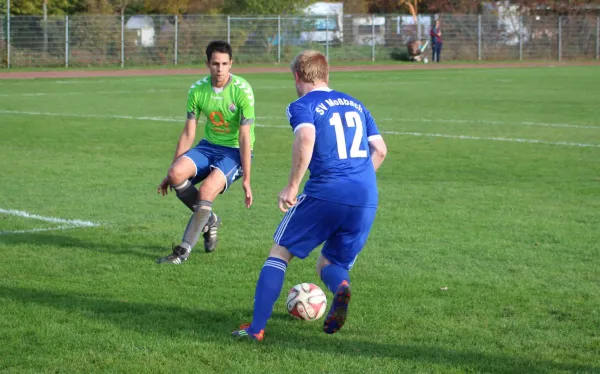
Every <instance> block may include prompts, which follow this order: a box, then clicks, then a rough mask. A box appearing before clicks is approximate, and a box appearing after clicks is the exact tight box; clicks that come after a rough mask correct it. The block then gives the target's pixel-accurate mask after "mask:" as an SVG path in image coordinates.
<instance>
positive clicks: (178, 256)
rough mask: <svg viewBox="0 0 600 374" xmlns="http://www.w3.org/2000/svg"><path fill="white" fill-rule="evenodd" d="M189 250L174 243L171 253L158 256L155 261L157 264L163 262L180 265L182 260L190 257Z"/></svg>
mask: <svg viewBox="0 0 600 374" xmlns="http://www.w3.org/2000/svg"><path fill="white" fill-rule="evenodd" d="M190 252H191V250H189V251H188V250H187V249H185V248H183V247H182V246H179V245H176V246H174V247H173V253H171V254H170V255H168V256H166V257H163V258H159V259H158V260H157V261H156V263H157V264H164V263H168V264H174V265H180V264H182V263H183V262H185V261H187V259H188V257H190Z"/></svg>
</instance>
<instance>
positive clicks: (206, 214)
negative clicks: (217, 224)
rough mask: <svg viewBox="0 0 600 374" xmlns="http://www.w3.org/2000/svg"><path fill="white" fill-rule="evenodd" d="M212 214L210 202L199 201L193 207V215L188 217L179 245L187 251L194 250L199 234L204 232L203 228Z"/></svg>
mask: <svg viewBox="0 0 600 374" xmlns="http://www.w3.org/2000/svg"><path fill="white" fill-rule="evenodd" d="M211 214H212V202H210V201H206V200H200V201H199V202H198V203H197V204H196V205H195V206H194V214H192V216H191V217H190V220H189V221H188V224H187V227H186V228H185V232H184V233H183V239H182V243H181V245H182V246H183V247H187V248H189V249H192V248H194V246H195V245H196V243H198V239H199V238H200V234H201V233H202V232H203V230H204V226H206V224H207V223H208V220H209V219H210V216H211Z"/></svg>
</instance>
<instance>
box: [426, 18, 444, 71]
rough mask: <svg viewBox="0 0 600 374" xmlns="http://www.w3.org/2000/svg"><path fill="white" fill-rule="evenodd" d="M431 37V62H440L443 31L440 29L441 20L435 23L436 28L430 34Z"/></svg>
mask: <svg viewBox="0 0 600 374" xmlns="http://www.w3.org/2000/svg"><path fill="white" fill-rule="evenodd" d="M429 35H430V36H431V54H432V55H431V62H440V55H441V54H442V29H441V28H440V20H436V21H435V26H434V27H432V28H431V31H430V32H429Z"/></svg>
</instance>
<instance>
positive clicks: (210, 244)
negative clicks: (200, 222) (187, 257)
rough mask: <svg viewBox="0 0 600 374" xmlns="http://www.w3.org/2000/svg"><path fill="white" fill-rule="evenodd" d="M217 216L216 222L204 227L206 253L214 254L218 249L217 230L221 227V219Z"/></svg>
mask: <svg viewBox="0 0 600 374" xmlns="http://www.w3.org/2000/svg"><path fill="white" fill-rule="evenodd" d="M213 215H214V216H215V220H214V222H213V223H211V224H210V225H206V226H204V234H203V236H204V250H205V251H206V252H212V251H214V250H215V249H216V248H217V243H218V242H219V239H217V230H218V229H219V227H220V226H221V217H219V216H217V215H216V214H214V213H213Z"/></svg>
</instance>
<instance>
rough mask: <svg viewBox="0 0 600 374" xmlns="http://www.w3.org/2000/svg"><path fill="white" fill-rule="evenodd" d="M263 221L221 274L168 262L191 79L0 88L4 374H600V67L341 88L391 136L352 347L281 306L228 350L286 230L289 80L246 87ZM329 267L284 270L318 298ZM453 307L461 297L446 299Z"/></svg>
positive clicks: (232, 243) (183, 215)
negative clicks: (251, 95)
mask: <svg viewBox="0 0 600 374" xmlns="http://www.w3.org/2000/svg"><path fill="white" fill-rule="evenodd" d="M245 77H246V78H247V79H248V80H249V81H250V82H251V83H252V84H253V86H254V90H255V96H256V100H257V115H258V116H259V118H258V124H259V125H260V127H257V130H256V134H257V142H256V147H255V157H254V161H253V162H254V164H253V165H254V167H253V190H254V197H255V204H254V205H253V207H252V208H251V209H249V210H247V209H245V208H244V207H243V194H242V189H241V184H239V185H238V184H236V185H234V186H233V187H232V189H231V190H230V191H229V192H227V193H226V194H225V195H223V196H221V197H219V198H218V200H217V202H216V203H215V211H216V212H217V213H219V214H221V215H222V216H223V218H224V225H223V227H222V229H221V230H220V237H221V242H220V244H219V247H218V249H217V251H216V252H215V253H212V254H205V253H203V250H202V249H201V245H200V250H197V251H195V252H193V253H192V256H191V257H190V261H188V262H187V263H185V264H183V265H181V266H164V265H163V266H159V265H156V264H155V262H154V261H155V259H156V258H158V257H160V256H162V255H165V254H166V253H168V252H169V251H170V246H171V245H172V244H173V243H176V242H178V240H179V239H180V236H181V234H182V232H183V229H184V226H185V224H186V222H187V219H188V217H189V213H188V211H187V210H186V209H185V208H184V207H183V206H182V205H181V204H180V203H179V202H178V201H177V199H176V198H175V197H174V196H172V195H169V196H168V197H166V198H163V197H160V196H159V195H157V194H156V186H157V185H158V183H159V182H160V181H161V179H162V177H163V176H164V175H165V172H166V170H167V167H168V165H169V162H170V160H171V157H172V154H173V150H174V147H175V144H176V140H177V137H178V135H179V133H180V131H181V128H182V125H183V118H184V115H185V100H186V93H187V90H188V87H189V86H190V84H191V83H193V82H194V81H195V80H196V79H197V78H196V77H193V76H151V77H131V78H122V77H120V78H96V79H63V80H57V79H36V80H9V81H0V149H1V155H0V170H1V173H0V174H1V176H2V183H1V184H0V233H1V235H0V254H1V255H2V257H3V261H2V262H1V263H0V274H1V276H0V303H1V304H0V305H1V306H0V372H7V373H12V372H16V373H30V372H31V373H40V372H53V373H54V372H57V373H58V372H61V373H64V372H78V373H90V372H123V373H138V372H173V373H183V372H194V373H213V372H214V373H265V372H270V373H292V372H293V373H298V372H304V371H307V372H318V373H534V374H536V373H575V372H581V373H583V372H588V373H592V372H596V373H600V270H599V269H600V253H599V250H600V104H599V103H600V92H599V91H598V87H600V67H561V68H538V69H533V68H522V69H521V68H516V69H494V70H488V69H485V70H478V69H473V70H466V69H465V70H435V71H424V70H421V71H404V72H385V73H383V72H382V73H378V72H369V73H357V72H351V73H350V72H349V73H335V74H332V77H331V79H332V82H331V83H332V84H331V85H332V87H333V88H337V89H340V90H344V91H346V92H348V93H350V94H353V95H355V96H356V97H357V98H359V99H360V100H362V101H363V102H364V103H365V104H366V105H367V106H368V107H369V108H370V110H371V112H372V113H373V114H374V116H375V118H376V119H377V121H378V123H379V127H380V129H381V130H383V131H384V136H385V140H386V142H387V144H388V158H387V160H386V161H385V163H384V164H383V166H382V168H381V169H380V172H379V174H378V179H379V186H380V200H381V204H380V209H379V213H378V218H377V220H376V223H375V226H374V229H373V231H372V235H371V238H370V240H369V242H368V244H367V247H366V248H365V250H364V252H363V253H362V254H361V255H360V257H359V259H358V261H357V264H356V266H355V268H354V269H353V271H352V272H351V276H352V280H353V285H354V287H353V290H354V297H353V302H352V304H351V307H350V315H349V319H348V322H347V324H346V326H345V327H344V329H342V330H341V331H340V332H339V333H338V334H335V335H332V336H328V335H325V334H323V333H322V320H321V321H318V322H314V323H301V322H299V321H295V320H292V318H291V317H289V316H288V315H287V312H286V311H285V306H284V303H283V300H282V299H280V300H279V301H278V303H277V304H276V306H275V310H274V316H273V319H272V320H271V321H270V323H269V325H268V327H267V331H266V338H265V340H264V341H263V342H262V343H260V344H253V343H252V342H236V341H233V340H232V339H231V338H230V336H229V334H230V331H232V330H234V329H235V328H236V327H237V325H238V324H239V323H240V322H246V321H249V319H250V317H251V309H252V302H253V296H254V285H255V282H256V279H257V277H258V273H259V271H260V268H261V267H262V264H263V262H264V259H265V258H266V254H267V252H268V249H269V247H270V245H271V236H272V234H273V232H274V230H275V228H276V225H277V224H278V222H279V220H280V219H281V217H282V214H281V213H280V212H279V211H278V210H277V206H276V196H277V193H278V192H279V190H280V189H281V188H282V187H283V186H284V184H285V183H286V181H287V175H288V170H289V163H290V154H291V142H292V133H291V131H290V129H289V127H288V125H287V123H286V118H285V108H286V105H287V103H289V101H291V100H294V99H295V90H294V88H293V85H292V80H291V77H290V75H289V74H263V75H259V74H248V75H246V76H245ZM317 254H318V251H315V252H314V253H313V255H311V257H310V258H309V259H307V260H306V261H298V260H296V261H295V262H292V263H291V265H290V266H289V268H288V272H287V276H286V282H285V284H284V291H283V292H284V294H285V292H287V290H288V289H289V288H290V287H291V286H293V285H294V284H297V283H300V282H313V283H316V284H318V285H320V286H323V285H322V283H321V281H320V280H319V279H318V278H317V276H316V275H315V273H314V260H315V259H316V256H317ZM446 287H447V289H446Z"/></svg>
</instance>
